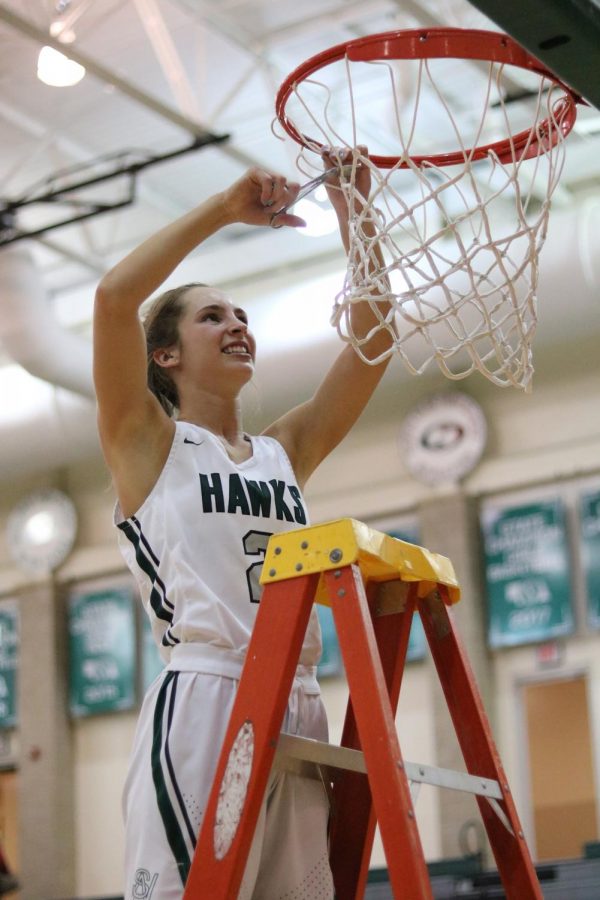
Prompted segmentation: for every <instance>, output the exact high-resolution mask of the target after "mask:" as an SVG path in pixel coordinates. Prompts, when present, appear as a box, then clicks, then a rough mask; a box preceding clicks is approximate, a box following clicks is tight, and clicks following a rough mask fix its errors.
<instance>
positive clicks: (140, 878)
mask: <svg viewBox="0 0 600 900" xmlns="http://www.w3.org/2000/svg"><path fill="white" fill-rule="evenodd" d="M157 878H158V872H155V873H154V875H151V874H150V872H149V871H148V869H137V871H136V873H135V876H134V882H133V887H132V889H131V896H132V897H133V900H150V897H151V896H152V891H153V890H154V886H155V884H156V879H157Z"/></svg>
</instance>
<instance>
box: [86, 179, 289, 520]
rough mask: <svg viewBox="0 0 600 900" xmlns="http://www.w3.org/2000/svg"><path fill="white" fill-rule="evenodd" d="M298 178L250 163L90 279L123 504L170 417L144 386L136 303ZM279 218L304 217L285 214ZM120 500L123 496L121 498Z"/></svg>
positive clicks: (261, 216)
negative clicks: (95, 281)
mask: <svg viewBox="0 0 600 900" xmlns="http://www.w3.org/2000/svg"><path fill="white" fill-rule="evenodd" d="M297 190H298V185H296V184H288V183H287V182H286V179H285V178H284V177H283V176H279V175H273V174H270V173H268V172H266V171H263V170H260V169H250V170H249V171H248V172H247V173H246V174H245V175H244V176H243V177H242V178H240V179H239V180H238V181H236V182H235V183H234V184H233V185H231V187H229V188H227V189H226V190H225V191H223V192H221V193H218V194H215V195H214V196H213V197H211V198H209V199H208V200H206V201H205V202H204V203H201V204H200V205H199V206H198V207H196V208H195V209H193V210H192V211H191V212H189V213H187V214H186V215H184V216H182V217H181V218H180V219H178V220H177V221H175V222H173V223H172V224H170V225H168V226H167V227H165V228H163V229H162V230H161V231H159V232H158V233H156V234H154V235H153V236H152V237H150V238H148V240H146V241H144V243H143V244H141V245H140V246H139V247H137V248H136V249H135V250H134V251H133V252H132V253H130V254H129V255H128V256H127V257H126V258H125V259H123V260H122V261H121V262H120V263H118V264H117V265H116V266H115V267H114V268H113V269H111V270H110V271H109V272H108V273H107V274H106V275H105V276H104V278H103V279H102V281H101V282H100V284H99V285H98V289H97V292H96V299H95V304H94V382H95V387H96V395H97V402H98V423H99V431H100V438H101V441H102V445H103V449H104V453H105V457H106V460H107V462H108V465H109V468H110V469H111V471H112V473H113V477H114V479H115V483H116V487H117V492H118V494H119V497H120V499H121V500H123V498H125V499H126V503H125V505H127V506H131V507H133V508H134V509H135V508H137V506H136V502H137V500H138V499H139V498H140V497H141V498H142V499H143V498H144V497H145V496H146V495H147V493H148V492H149V489H150V488H151V487H152V485H153V484H154V481H155V480H156V477H157V475H158V473H159V472H160V470H161V468H162V466H163V464H164V461H165V459H166V455H167V453H168V449H169V446H170V443H171V441H172V435H173V430H174V425H173V422H172V421H171V420H170V419H169V417H168V416H167V414H166V413H165V412H164V411H163V409H162V408H161V406H160V404H159V402H158V400H157V399H156V398H155V397H154V396H153V394H152V393H151V392H150V391H149V389H148V384H147V359H146V341H145V336H144V332H143V328H142V324H141V322H140V318H139V308H140V306H141V305H142V303H143V302H144V301H145V300H146V299H147V298H148V297H149V296H150V295H151V294H153V293H154V292H155V291H156V290H157V289H158V288H159V287H160V286H161V284H162V283H163V282H164V281H165V279H166V278H167V277H168V276H169V275H170V274H171V273H172V272H173V271H174V269H175V268H176V267H177V266H178V264H179V263H180V262H181V261H182V260H183V259H184V258H185V257H186V256H187V255H188V254H189V253H190V252H191V251H192V250H193V249H194V248H195V247H197V246H198V245H199V244H201V243H202V242H203V241H205V240H206V239H207V238H209V237H210V236H211V235H213V234H214V233H215V232H217V231H218V230H219V229H221V228H223V227H224V226H226V225H228V224H231V223H234V222H242V223H246V224H250V225H269V224H270V221H271V216H272V213H273V210H276V209H278V208H281V207H283V206H285V205H287V204H289V203H290V202H291V201H292V200H293V199H294V197H295V194H296V193H297ZM280 221H281V223H282V224H283V225H291V226H297V225H302V224H304V223H303V221H302V220H301V219H298V218H297V217H296V216H293V215H290V214H283V215H281V216H280ZM122 505H124V504H123V502H122Z"/></svg>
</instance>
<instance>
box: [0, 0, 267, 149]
mask: <svg viewBox="0 0 600 900" xmlns="http://www.w3.org/2000/svg"><path fill="white" fill-rule="evenodd" d="M0 21H3V22H5V23H6V24H7V25H9V26H10V27H11V28H14V29H15V30H16V31H19V32H20V33H21V34H24V35H26V36H27V37H29V38H31V39H32V40H34V41H36V42H37V43H38V44H42V45H44V44H46V45H48V46H49V47H53V48H54V49H55V50H58V52H59V53H63V54H64V53H65V46H64V45H63V44H61V43H60V41H58V40H56V39H55V38H53V37H52V36H51V35H50V34H49V33H48V32H47V31H46V30H45V29H43V28H38V26H37V25H35V24H34V23H33V22H30V21H29V20H28V19H25V18H23V16H19V15H18V14H17V13H15V12H14V10H13V9H11V8H10V7H8V6H7V5H6V4H5V3H0ZM67 54H68V56H69V59H72V60H73V61H74V62H77V63H79V65H81V66H84V68H85V69H86V70H87V71H88V72H90V73H91V74H92V75H94V77H96V78H98V79H99V80H100V81H102V82H104V83H105V84H111V85H113V86H114V87H115V88H116V89H117V90H118V91H120V93H122V94H124V95H125V96H127V97H129V98H130V99H131V100H134V101H135V102H136V103H138V104H139V105H140V106H143V107H145V108H146V109H149V110H151V111H152V112H154V113H156V114H157V115H159V116H161V118H163V119H165V120H166V121H168V122H171V124H173V125H176V126H178V127H179V128H182V129H183V130H184V131H186V132H187V133H188V134H192V135H194V137H206V136H208V135H209V134H210V132H209V130H208V129H207V128H205V127H204V125H202V124H201V123H200V122H198V121H196V120H195V119H192V118H190V117H189V116H186V115H183V114H182V113H179V112H177V110H174V109H172V108H171V107H170V106H167V105H166V104H165V103H162V102H161V101H160V100H158V99H157V98H156V97H153V96H152V95H151V94H148V93H146V91H143V90H141V89H140V88H138V87H136V86H135V85H134V84H132V83H131V82H130V81H127V80H126V79H125V78H121V76H119V75H117V73H116V72H113V71H112V70H111V69H107V68H106V67H105V66H103V65H101V64H100V63H98V62H97V61H96V60H95V59H92V57H90V56H88V55H87V54H85V53H81V51H79V50H77V48H76V47H75V45H74V44H70V45H69V48H68V51H67ZM220 151H221V152H222V153H224V154H225V155H227V156H229V157H230V158H231V159H234V160H235V161H236V162H239V163H240V164H241V165H243V166H244V167H247V166H255V165H260V164H261V163H260V161H258V160H256V159H254V158H253V157H252V156H250V154H248V153H245V152H244V151H242V150H239V149H238V148H237V147H234V146H233V145H231V144H221V145H220Z"/></svg>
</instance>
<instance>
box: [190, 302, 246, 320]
mask: <svg viewBox="0 0 600 900" xmlns="http://www.w3.org/2000/svg"><path fill="white" fill-rule="evenodd" d="M207 309H208V310H215V311H216V312H224V311H225V310H227V309H228V307H227V306H226V305H225V304H224V303H207V305H206V306H203V307H202V308H201V309H199V310H198V313H197V314H198V315H202V313H204V312H206V310H207ZM233 312H234V315H235V317H236V319H239V318H240V315H242V316H243V317H244V319H246V321H248V313H247V312H246V310H245V309H242V307H241V306H238V307H236V308H235V309H234V310H233Z"/></svg>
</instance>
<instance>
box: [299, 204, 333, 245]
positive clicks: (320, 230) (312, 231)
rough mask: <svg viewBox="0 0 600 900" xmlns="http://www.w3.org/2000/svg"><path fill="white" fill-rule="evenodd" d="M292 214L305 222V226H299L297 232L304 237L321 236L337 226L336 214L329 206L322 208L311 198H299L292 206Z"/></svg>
mask: <svg viewBox="0 0 600 900" xmlns="http://www.w3.org/2000/svg"><path fill="white" fill-rule="evenodd" d="M293 211H294V214H295V215H297V216H300V217H301V218H302V219H304V220H305V222H306V228H299V229H298V231H299V234H304V235H305V236H306V237H321V235H323V234H330V233H331V232H332V231H335V229H336V228H337V227H338V221H337V216H336V214H335V212H334V211H333V209H331V207H329V208H328V209H327V208H325V209H324V208H323V207H322V206H319V204H318V203H314V202H313V201H312V200H300V202H299V203H296V206H295V207H294V210H293Z"/></svg>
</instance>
